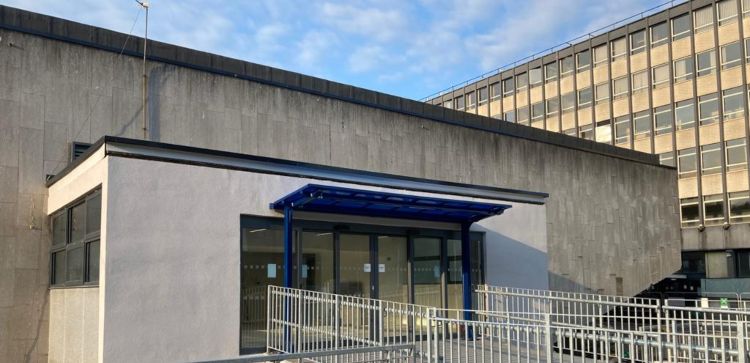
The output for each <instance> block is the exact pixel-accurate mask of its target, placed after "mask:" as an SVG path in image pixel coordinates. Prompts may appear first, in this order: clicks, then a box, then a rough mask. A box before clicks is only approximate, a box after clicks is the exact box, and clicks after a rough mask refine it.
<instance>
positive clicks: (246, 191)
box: [101, 157, 547, 362]
mask: <svg viewBox="0 0 750 363" xmlns="http://www.w3.org/2000/svg"><path fill="white" fill-rule="evenodd" d="M108 167H109V173H108V176H107V183H106V184H105V185H104V188H106V189H107V190H106V193H107V206H106V210H107V216H106V219H107V223H106V224H107V231H106V233H107V237H106V239H107V241H106V244H105V245H104V247H103V250H102V254H103V256H105V260H104V263H103V264H102V266H103V268H104V269H105V270H104V276H105V278H104V281H103V283H102V287H101V288H102V289H103V290H104V291H103V296H104V298H103V301H104V303H103V305H102V307H101V309H102V310H103V314H102V315H101V316H102V317H103V324H102V326H103V327H102V340H101V341H102V344H103V346H102V359H103V360H104V361H105V362H125V361H128V362H178V361H197V360H206V359H215V358H229V357H232V356H235V355H237V354H238V353H239V316H240V284H239V282H240V215H243V214H246V215H264V216H274V217H280V214H279V213H276V212H274V211H272V210H270V209H269V208H268V204H269V203H270V202H272V201H275V200H277V199H278V198H280V197H282V196H284V195H287V194H289V193H290V192H292V191H294V190H296V189H298V188H299V187H301V186H303V185H305V184H308V183H311V182H315V183H321V182H322V181H319V180H317V181H316V180H310V179H301V178H294V177H287V176H278V175H268V174H257V173H250V172H243V171H233V170H223V169H217V168H207V167H198V166H188V165H182V164H175V163H166V162H158V161H146V160H140V159H127V158H118V157H109V158H108ZM322 183H326V182H322ZM334 184H337V185H343V184H341V183H334ZM345 186H348V187H353V186H352V185H345ZM364 188H366V189H380V190H382V188H368V187H364ZM390 191H392V190H390ZM431 196H435V195H434V194H433V195H431ZM516 207H522V206H521V205H519V204H514V206H513V208H516ZM511 210H512V209H511ZM543 210H544V206H532V207H531V208H518V209H517V210H516V211H515V213H514V214H513V215H514V216H515V218H518V219H522V220H525V219H537V218H539V216H538V214H539V213H538V212H542V214H543ZM509 213H510V211H509ZM534 214H537V215H536V216H534ZM505 217H506V216H505V215H502V216H497V217H493V218H491V219H489V220H488V221H487V223H486V224H485V223H483V224H482V225H481V226H476V227H477V228H475V230H482V231H485V232H486V233H487V235H488V240H487V244H488V245H490V244H492V245H495V242H497V238H496V236H499V235H501V234H503V233H506V232H504V231H501V230H499V229H497V228H496V227H497V226H500V225H504V227H505V229H506V230H507V231H511V232H510V233H512V231H513V230H514V229H516V230H517V229H521V228H524V227H525V226H522V225H517V226H516V227H515V228H510V227H508V226H505V223H503V219H504V218H505ZM539 227H540V228H544V223H542V224H541V225H540V226H539ZM520 234H523V233H520ZM540 236H543V233H542V234H536V235H534V234H527V236H526V237H524V240H521V241H518V243H522V244H529V245H540V244H544V243H545V241H544V240H543V239H540V238H539V237H540ZM525 238H528V240H526V239H525ZM528 263H529V261H526V260H522V259H517V258H516V259H513V256H507V258H506V259H505V260H504V264H505V265H506V266H508V267H509V268H511V269H513V268H514V267H515V268H521V266H523V265H525V264H528ZM530 273H531V274H533V275H536V279H537V280H539V279H546V275H547V273H546V269H545V265H536V269H534V270H533V271H530ZM529 279H531V277H529Z"/></svg>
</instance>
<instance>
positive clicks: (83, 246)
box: [48, 188, 102, 288]
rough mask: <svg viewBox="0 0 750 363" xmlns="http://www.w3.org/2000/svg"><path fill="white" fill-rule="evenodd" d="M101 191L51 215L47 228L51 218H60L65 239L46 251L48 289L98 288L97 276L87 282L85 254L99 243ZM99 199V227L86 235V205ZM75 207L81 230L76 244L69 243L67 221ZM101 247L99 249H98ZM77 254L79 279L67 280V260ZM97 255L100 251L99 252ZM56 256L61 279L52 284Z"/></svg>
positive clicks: (52, 219)
mask: <svg viewBox="0 0 750 363" xmlns="http://www.w3.org/2000/svg"><path fill="white" fill-rule="evenodd" d="M101 195H102V193H101V189H99V188H97V189H95V190H93V191H90V192H89V193H87V194H85V195H83V196H81V197H80V198H77V199H76V200H74V201H73V202H71V203H69V204H68V205H66V206H65V207H63V208H61V209H60V210H59V211H57V212H55V213H53V214H52V216H51V217H50V218H51V222H50V225H52V224H53V222H52V221H54V219H55V218H57V217H60V216H63V215H64V216H65V218H66V220H65V233H64V235H65V237H64V242H63V243H55V242H56V241H54V240H53V241H52V246H51V247H50V251H49V255H50V261H49V268H50V271H49V278H48V282H49V285H50V287H51V288H60V287H68V286H87V285H98V284H99V276H100V274H99V273H98V274H97V279H96V280H93V281H91V280H90V276H91V271H90V259H91V256H90V254H89V249H90V246H91V245H92V244H94V243H100V239H101V210H102V208H101V200H102V199H101ZM97 197H98V198H99V213H100V216H99V226H98V228H97V229H96V230H94V231H91V232H89V231H88V229H89V228H88V227H89V226H88V225H87V224H88V203H90V201H91V200H92V199H94V198H97ZM76 207H81V208H82V210H83V214H82V216H81V228H82V232H83V233H82V236H81V237H80V239H79V240H75V241H74V240H73V237H72V228H71V227H72V223H73V220H72V218H71V216H72V212H73V209H74V208H76ZM100 246H101V245H100ZM78 250H81V253H82V255H83V257H82V261H81V263H82V266H80V267H81V278H80V279H75V280H69V279H68V274H69V262H70V259H69V258H68V256H69V255H70V254H71V252H73V251H78ZM100 253H101V250H100ZM57 254H60V255H61V256H62V257H63V259H64V263H65V266H63V268H62V271H61V273H62V275H63V276H62V277H61V282H60V283H56V282H55V281H56V280H57V278H58V276H57V266H56V261H55V256H56V255H57ZM97 258H99V256H97ZM97 265H98V266H99V268H100V269H101V265H100V264H99V263H97Z"/></svg>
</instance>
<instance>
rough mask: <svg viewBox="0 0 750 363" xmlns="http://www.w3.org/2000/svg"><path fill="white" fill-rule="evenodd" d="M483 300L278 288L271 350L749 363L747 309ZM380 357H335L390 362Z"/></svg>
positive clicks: (624, 301) (527, 295) (483, 296)
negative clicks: (417, 301) (430, 301)
mask: <svg viewBox="0 0 750 363" xmlns="http://www.w3.org/2000/svg"><path fill="white" fill-rule="evenodd" d="M477 296H478V297H479V300H480V301H481V303H480V307H482V310H477V311H469V312H468V313H469V316H470V319H465V314H466V313H467V311H464V310H458V309H438V308H433V307H427V306H419V305H413V304H404V303H397V302H389V301H383V300H377V299H366V298H361V297H352V296H344V295H336V294H329V293H320V292H313V291H306V290H298V289H288V288H280V287H273V286H272V287H269V290H268V299H267V301H268V308H267V310H268V320H267V321H268V323H267V324H268V327H267V328H268V330H267V337H268V338H267V339H268V343H267V345H268V351H269V353H285V354H290V353H294V354H297V353H305V352H321V351H330V350H341V349H358V348H367V347H388V346H392V345H399V344H408V345H409V346H413V347H414V350H413V352H410V354H411V356H410V357H409V360H410V361H414V362H500V361H502V362H563V361H565V362H567V361H571V362H572V361H588V362H621V361H628V362H742V363H746V362H748V357H747V347H748V346H750V341H749V340H748V338H747V337H748V336H750V334H748V333H750V331H749V330H748V328H749V327H750V324H749V323H748V322H749V321H750V319H748V314H750V313H748V312H746V311H743V310H739V309H734V310H732V309H702V308H694V307H682V306H670V305H663V304H661V302H660V301H658V300H653V299H635V298H627V297H621V296H603V295H602V296H600V295H593V294H571V293H558V292H549V291H547V292H545V291H540V290H521V289H509V288H494V287H486V286H483V287H480V288H479V290H478V291H477ZM382 354H383V353H382V352H381V353H371V354H369V355H367V356H364V355H362V356H356V357H354V356H352V357H346V356H345V357H339V358H337V360H338V361H342V362H344V361H379V360H383V361H387V360H389V358H388V357H386V356H383V355H382ZM401 358H403V356H402V357H401ZM339 359H340V360H339Z"/></svg>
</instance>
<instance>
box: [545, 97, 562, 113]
mask: <svg viewBox="0 0 750 363" xmlns="http://www.w3.org/2000/svg"><path fill="white" fill-rule="evenodd" d="M545 108H546V109H547V115H554V114H556V113H557V111H558V110H559V109H560V101H559V99H558V98H557V97H555V98H550V99H548V100H547V101H546V105H545Z"/></svg>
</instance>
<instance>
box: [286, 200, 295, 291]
mask: <svg viewBox="0 0 750 363" xmlns="http://www.w3.org/2000/svg"><path fill="white" fill-rule="evenodd" d="M292 217H293V213H292V207H291V206H285V207H284V287H292V281H293V279H292V277H294V272H293V271H294V269H293V268H292V266H294V265H293V263H294V258H293V256H294V255H293V254H292V252H293V251H292V247H293V241H294V230H293V228H292Z"/></svg>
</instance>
